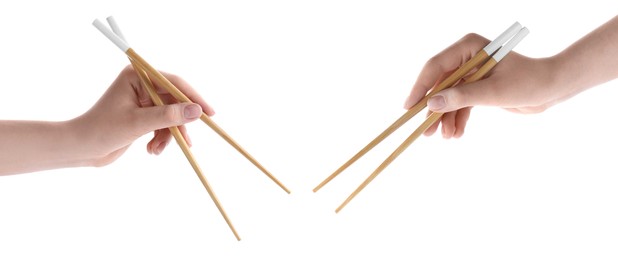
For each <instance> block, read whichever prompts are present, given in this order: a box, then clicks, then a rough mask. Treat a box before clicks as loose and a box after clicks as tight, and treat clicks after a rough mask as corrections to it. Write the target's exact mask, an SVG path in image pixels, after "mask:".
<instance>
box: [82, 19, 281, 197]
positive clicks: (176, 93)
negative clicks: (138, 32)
mask: <svg viewBox="0 0 618 260" xmlns="http://www.w3.org/2000/svg"><path fill="white" fill-rule="evenodd" d="M93 25H94V26H95V27H96V28H97V29H99V31H101V33H103V34H104V35H105V36H106V37H107V38H108V39H109V40H110V41H112V42H113V43H114V44H115V45H116V46H117V47H118V48H120V50H122V52H124V53H125V54H126V55H127V56H129V58H130V59H131V60H132V61H134V62H135V63H136V64H137V65H138V66H139V67H141V68H143V69H144V70H145V71H146V72H147V74H148V76H149V77H150V78H151V79H153V80H154V81H156V82H157V83H158V84H159V85H160V86H161V87H163V88H164V89H165V90H167V91H168V92H169V93H170V94H171V95H172V96H173V97H174V98H176V99H177V100H178V101H180V102H191V103H192V101H191V100H190V99H189V98H188V97H187V96H186V95H185V94H184V93H182V92H181V91H180V90H178V88H176V86H174V84H172V83H171V82H170V81H169V80H168V79H167V78H165V76H163V75H162V74H161V73H160V72H159V71H158V70H156V69H155V68H154V67H152V66H151V65H150V64H149V63H148V62H146V60H144V59H143V58H142V57H141V56H139V55H138V54H137V52H135V50H133V49H132V48H131V47H130V46H129V45H128V44H127V43H126V42H124V41H123V40H122V39H120V38H119V37H118V36H116V35H115V34H114V33H113V32H112V31H110V30H109V29H108V28H107V27H105V26H104V25H103V24H102V23H101V22H100V21H99V20H98V19H97V20H95V21H94V22H93ZM200 119H201V120H202V121H203V122H204V123H206V125H208V126H209V127H210V128H211V129H212V130H213V131H215V132H216V133H217V134H218V135H219V136H221V137H222V138H223V139H224V140H225V141H226V142H227V143H229V144H230V145H231V146H232V147H234V148H235V149H236V150H237V151H238V152H240V153H241V154H242V155H243V156H244V157H245V158H247V159H248V160H249V161H250V162H251V163H252V164H253V165H255V166H256V167H257V168H258V169H260V171H262V172H263V173H264V174H266V176H267V177H268V178H270V179H271V180H272V181H274V182H275V183H276V184H277V185H278V186H279V187H281V189H283V190H284V191H285V192H287V193H288V194H289V193H290V190H289V189H288V188H286V187H285V186H284V185H283V183H281V182H280V181H279V180H278V179H277V178H275V176H273V175H272V174H271V173H270V172H269V171H268V170H266V168H264V166H262V165H261V164H260V163H259V162H258V161H257V160H255V158H254V157H253V156H251V155H250V154H249V153H248V152H247V151H246V150H245V149H244V148H242V147H241V146H240V145H239V144H238V143H236V142H235V141H234V139H232V137H231V136H230V135H228V134H227V133H226V132H225V131H224V130H223V129H222V128H221V127H219V126H218V125H217V124H216V123H215V122H214V121H213V120H212V119H211V118H210V117H209V116H208V115H206V113H202V115H201V116H200Z"/></svg>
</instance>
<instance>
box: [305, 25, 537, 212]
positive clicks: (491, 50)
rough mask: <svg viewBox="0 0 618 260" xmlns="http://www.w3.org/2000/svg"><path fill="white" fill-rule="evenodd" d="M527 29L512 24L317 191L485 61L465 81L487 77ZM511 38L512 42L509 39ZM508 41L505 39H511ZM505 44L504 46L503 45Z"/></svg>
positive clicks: (434, 119)
mask: <svg viewBox="0 0 618 260" xmlns="http://www.w3.org/2000/svg"><path fill="white" fill-rule="evenodd" d="M528 32H529V31H528V29H527V28H525V27H524V28H522V26H521V24H519V23H518V22H515V23H514V24H513V25H511V26H510V27H509V28H508V29H507V30H506V31H504V32H503V33H502V34H500V35H499V36H498V37H497V38H496V39H495V40H493V41H492V42H490V43H489V44H488V45H487V46H485V47H484V48H483V49H482V50H480V51H479V52H478V53H477V54H476V55H474V57H472V58H471V59H470V60H468V61H467V62H466V63H464V64H463V65H462V66H461V67H459V69H457V70H456V71H455V72H453V73H452V74H451V75H450V76H449V77H447V78H446V79H445V80H444V81H442V82H441V83H440V84H438V85H437V86H436V87H434V89H433V90H432V91H430V92H429V93H428V94H427V95H426V96H425V97H424V98H423V99H421V100H420V101H419V102H418V103H417V104H416V105H414V106H413V107H412V108H410V109H409V110H408V111H407V112H406V113H405V114H403V115H402V116H401V117H400V118H399V119H397V120H396V121H395V122H394V123H393V124H391V125H390V126H389V127H388V128H387V129H386V130H384V131H383V132H382V133H381V134H380V135H378V136H377V137H376V138H375V139H373V140H372V141H371V142H370V143H369V144H367V145H366V146H365V147H364V148H363V149H361V150H360V151H359V152H358V153H356V154H355V155H354V156H353V157H352V158H351V159H349V160H348V161H347V162H345V163H344V164H343V165H342V166H341V167H339V168H338V169H337V170H335V172H333V173H332V174H331V175H330V176H328V177H327V178H326V179H325V180H324V181H322V182H321V183H320V184H318V186H316V187H315V188H314V189H313V191H314V192H317V191H318V190H319V189H321V188H322V187H324V185H326V184H327V183H329V182H330V181H331V180H332V179H334V178H335V177H337V175H339V174H340V173H341V172H343V171H344V170H345V169H346V168H348V167H349V166H350V165H352V164H353V163H354V162H356V161H357V160H358V159H360V158H361V157H362V156H363V155H365V154H366V153H367V152H369V151H370V150H371V149H372V148H374V147H375V146H376V145H378V144H379V143H380V142H382V140H384V139H385V138H386V137H388V136H389V135H390V134H392V133H393V132H395V131H396V130H397V129H398V128H399V127H401V126H402V125H403V124H405V123H406V122H407V121H409V120H410V119H411V118H412V117H413V116H414V115H416V114H417V113H418V112H420V111H421V110H423V109H424V108H425V107H426V106H427V100H429V98H431V97H432V96H433V95H434V94H436V93H437V92H439V91H442V90H444V89H446V88H449V87H452V86H453V85H455V84H456V83H458V82H460V81H461V80H462V78H464V77H465V76H466V75H467V74H468V73H469V72H470V71H471V70H472V69H474V68H476V67H478V66H479V65H480V64H483V65H482V66H481V67H480V68H479V69H478V70H477V71H476V72H475V73H474V74H472V75H471V76H470V77H468V78H464V79H463V81H466V82H474V81H476V80H479V79H481V78H483V77H484V76H485V75H486V74H487V73H488V72H489V71H490V70H491V69H492V68H493V67H494V66H495V65H496V64H497V63H498V62H499V61H500V60H501V59H502V58H504V56H506V54H508V53H509V52H510V51H511V50H512V49H513V48H514V47H515V46H516V45H517V44H518V43H519V42H520V41H521V40H522V39H523V38H524V37H525V36H526V35H527V34H528ZM509 39H510V41H508V40H509ZM507 41H508V43H506V44H505V42H507ZM503 45H504V46H503ZM441 116H442V113H432V114H431V115H430V116H429V117H427V118H426V119H425V121H424V122H423V123H422V124H421V125H420V126H419V127H418V128H417V129H416V130H415V131H414V132H413V133H412V134H411V135H410V136H409V137H408V138H406V140H405V141H404V142H403V143H402V144H401V145H400V146H399V147H397V149H395V151H394V152H393V153H392V154H391V155H390V156H389V157H387V158H386V160H384V162H383V163H382V164H380V166H378V167H377V168H376V169H375V170H374V171H373V173H371V175H369V177H368V178H367V179H366V180H365V181H364V182H363V183H362V184H361V185H360V186H359V187H358V188H357V189H356V190H355V191H354V192H352V194H350V196H348V198H347V199H346V200H345V201H344V202H343V203H342V204H341V205H340V206H339V207H337V209H336V210H335V212H337V213H338V212H339V211H341V209H343V208H344V207H345V206H346V205H347V204H348V203H349V202H350V201H351V200H352V199H353V198H354V197H355V196H356V195H357V194H358V193H359V192H360V191H361V190H363V189H364V188H365V187H366V186H367V185H368V184H369V183H370V182H371V181H372V180H373V179H375V178H376V177H377V176H378V174H380V173H381V172H382V171H383V170H384V169H385V168H386V167H387V166H388V165H389V164H390V163H391V162H393V161H394V160H395V158H397V157H398V156H399V155H400V154H401V153H402V152H403V151H405V149H406V148H408V147H409V146H410V145H411V144H412V143H413V142H414V141H415V140H416V139H417V138H418V137H419V136H420V135H421V134H422V133H423V132H425V130H427V128H429V127H430V126H431V125H433V124H434V123H435V122H437V121H438V120H439V119H440V117H441Z"/></svg>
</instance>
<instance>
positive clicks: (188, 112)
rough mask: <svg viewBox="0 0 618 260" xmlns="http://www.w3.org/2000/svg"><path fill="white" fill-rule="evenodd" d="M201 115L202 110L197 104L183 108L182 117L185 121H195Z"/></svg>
mask: <svg viewBox="0 0 618 260" xmlns="http://www.w3.org/2000/svg"><path fill="white" fill-rule="evenodd" d="M200 115H202V108H201V107H200V106H199V105H197V104H191V105H187V106H185V110H184V116H185V118H186V119H196V118H198V117H200Z"/></svg>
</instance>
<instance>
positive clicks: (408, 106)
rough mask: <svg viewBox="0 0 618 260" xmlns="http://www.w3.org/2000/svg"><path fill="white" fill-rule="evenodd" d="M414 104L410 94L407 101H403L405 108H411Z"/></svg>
mask: <svg viewBox="0 0 618 260" xmlns="http://www.w3.org/2000/svg"><path fill="white" fill-rule="evenodd" d="M413 105H414V104H413V102H412V96H408V98H406V101H405V102H404V103H403V109H406V110H409V109H410V108H411V107H412V106H413Z"/></svg>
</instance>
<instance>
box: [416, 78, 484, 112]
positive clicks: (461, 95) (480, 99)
mask: <svg viewBox="0 0 618 260" xmlns="http://www.w3.org/2000/svg"><path fill="white" fill-rule="evenodd" d="M488 86H489V84H488V80H481V81H477V82H472V83H467V84H463V85H458V86H455V87H452V88H449V89H445V90H442V91H440V92H438V93H436V94H435V95H433V96H432V97H431V98H430V99H429V100H428V101H427V108H429V110H431V111H433V112H439V113H446V112H451V111H455V110H458V109H461V108H464V107H471V106H475V105H482V104H487V103H491V100H490V99H491V98H492V97H491V95H490V91H488V89H489V88H488Z"/></svg>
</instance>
